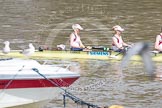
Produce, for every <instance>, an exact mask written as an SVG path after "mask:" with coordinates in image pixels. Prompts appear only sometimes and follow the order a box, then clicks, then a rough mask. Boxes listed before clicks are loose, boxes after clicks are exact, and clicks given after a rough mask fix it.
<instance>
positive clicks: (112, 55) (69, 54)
mask: <svg viewBox="0 0 162 108" xmlns="http://www.w3.org/2000/svg"><path fill="white" fill-rule="evenodd" d="M0 55H2V56H1V58H3V57H11V58H15V57H16V58H25V56H24V55H22V54H21V53H19V51H12V52H10V53H9V54H0ZM122 57H123V54H120V53H119V52H113V51H46V50H45V51H36V52H35V53H34V54H33V55H32V56H30V58H31V59H56V58H57V59H97V60H121V59H122ZM152 58H153V60H154V61H162V54H156V55H155V54H152ZM131 60H141V57H140V56H138V55H136V56H133V57H132V58H131Z"/></svg>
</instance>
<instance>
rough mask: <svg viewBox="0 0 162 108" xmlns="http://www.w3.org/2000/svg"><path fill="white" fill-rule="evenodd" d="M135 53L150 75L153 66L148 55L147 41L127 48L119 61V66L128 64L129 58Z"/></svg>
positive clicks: (122, 66) (148, 46)
mask: <svg viewBox="0 0 162 108" xmlns="http://www.w3.org/2000/svg"><path fill="white" fill-rule="evenodd" d="M136 54H138V55H140V56H141V57H142V60H143V62H144V65H145V68H146V71H147V73H148V74H149V75H152V74H153V72H154V68H155V66H154V64H153V61H152V59H151V56H150V45H149V43H145V42H140V43H136V44H135V45H134V46H133V47H132V48H130V49H129V50H128V52H127V53H126V55H125V56H124V58H123V60H122V62H121V68H124V67H125V66H126V65H127V64H128V61H129V60H130V58H131V57H132V56H133V55H136Z"/></svg>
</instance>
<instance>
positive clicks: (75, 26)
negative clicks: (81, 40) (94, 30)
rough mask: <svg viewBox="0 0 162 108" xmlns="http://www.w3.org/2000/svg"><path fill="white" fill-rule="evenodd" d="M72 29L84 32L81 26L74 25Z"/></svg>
mask: <svg viewBox="0 0 162 108" xmlns="http://www.w3.org/2000/svg"><path fill="white" fill-rule="evenodd" d="M72 29H73V30H76V29H79V30H83V28H82V27H81V26H80V25H79V24H73V25H72Z"/></svg>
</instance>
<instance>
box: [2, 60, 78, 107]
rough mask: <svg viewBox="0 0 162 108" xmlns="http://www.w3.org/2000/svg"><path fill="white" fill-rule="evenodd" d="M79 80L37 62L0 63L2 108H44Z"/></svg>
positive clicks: (58, 69)
mask: <svg viewBox="0 0 162 108" xmlns="http://www.w3.org/2000/svg"><path fill="white" fill-rule="evenodd" d="M79 77H80V75H79V74H77V73H74V72H71V71H69V70H67V69H64V68H60V67H55V66H52V65H41V64H39V63H38V62H37V61H34V60H22V59H6V60H3V59H2V60H0V108H41V107H42V106H43V105H45V104H46V103H47V102H49V101H50V100H52V99H54V98H55V97H57V95H59V94H60V92H61V91H63V89H61V88H62V87H69V86H70V85H71V84H72V83H73V82H74V81H76V80H77V79H78V78H79Z"/></svg>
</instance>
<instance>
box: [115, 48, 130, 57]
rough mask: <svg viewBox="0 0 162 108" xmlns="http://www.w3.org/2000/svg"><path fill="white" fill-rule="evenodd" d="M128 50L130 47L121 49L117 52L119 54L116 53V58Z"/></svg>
mask: <svg viewBox="0 0 162 108" xmlns="http://www.w3.org/2000/svg"><path fill="white" fill-rule="evenodd" d="M129 49H130V47H124V49H121V50H119V51H117V52H119V53H117V54H116V55H115V56H118V55H120V54H123V55H125V54H126V53H127V51H128V50H129Z"/></svg>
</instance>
